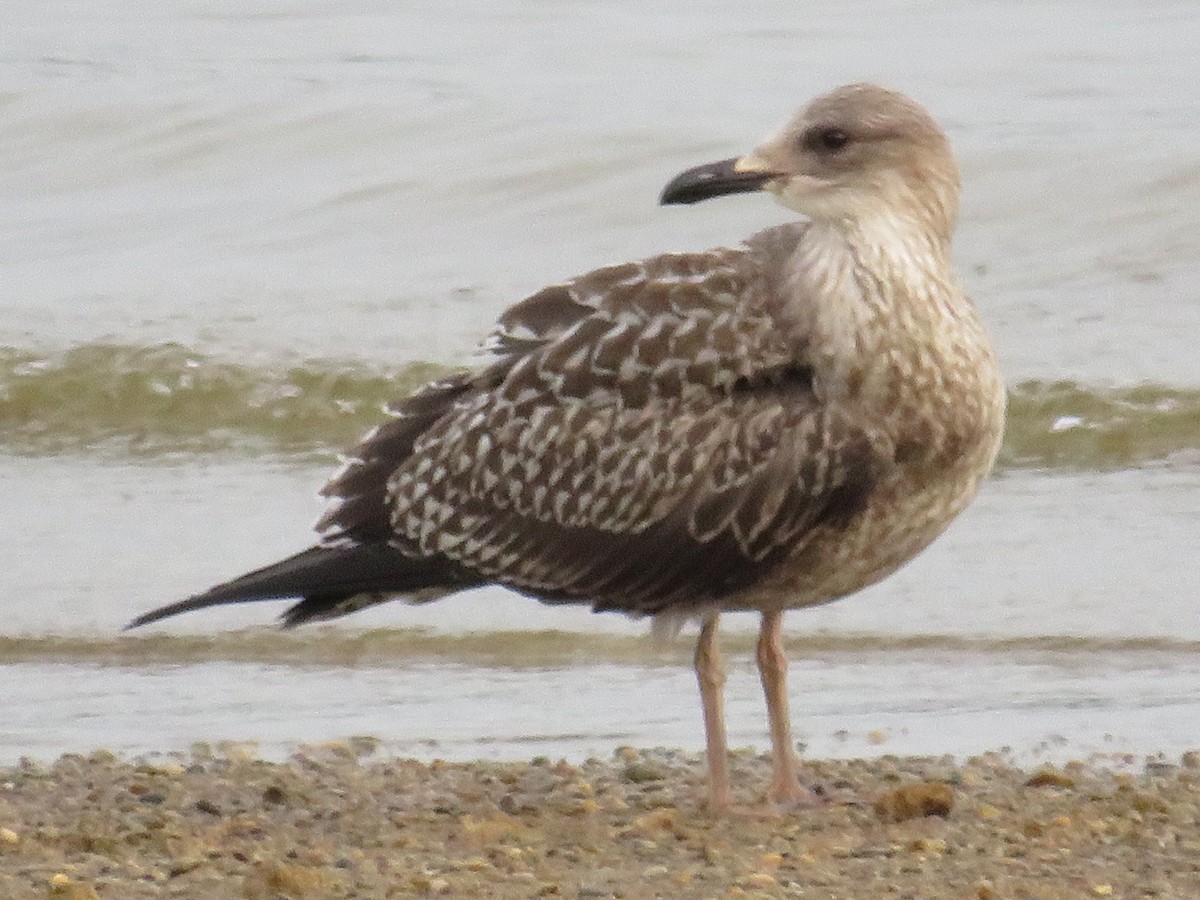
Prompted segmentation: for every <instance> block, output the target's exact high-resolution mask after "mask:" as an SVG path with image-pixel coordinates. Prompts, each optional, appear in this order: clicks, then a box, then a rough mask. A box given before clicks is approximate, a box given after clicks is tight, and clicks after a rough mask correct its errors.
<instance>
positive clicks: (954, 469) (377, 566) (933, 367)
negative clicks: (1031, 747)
mask: <svg viewBox="0 0 1200 900" xmlns="http://www.w3.org/2000/svg"><path fill="white" fill-rule="evenodd" d="M752 191H767V192H769V193H771V194H774V195H775V197H776V199H777V200H778V201H779V202H780V203H781V204H782V205H783V206H784V207H786V208H788V209H790V210H793V211H795V212H797V213H800V214H801V215H802V216H803V217H804V218H803V219H802V220H800V221H796V222H791V223H789V224H784V225H781V226H777V227H773V228H768V229H766V230H764V231H761V232H759V233H757V234H755V235H753V236H752V237H750V238H748V239H747V240H745V241H744V242H743V243H742V244H740V245H739V246H736V247H720V248H715V249H710V250H705V251H702V252H688V253H666V254H663V255H660V256H655V257H652V258H649V259H645V260H642V261H640V262H631V263H625V264H622V265H615V266H610V267H607V268H601V269H597V270H596V271H593V272H589V273H587V274H585V275H581V276H579V277H577V278H574V279H572V280H569V281H566V282H563V283H561V284H555V285H552V286H550V287H547V288H545V289H543V290H541V291H538V292H537V293H535V294H533V295H532V296H530V297H528V298H526V299H524V300H522V301H520V302H518V303H516V304H515V305H514V306H512V307H510V308H509V309H508V310H507V311H506V312H504V313H503V314H502V315H501V317H500V319H499V322H498V325H497V327H496V329H495V330H494V332H493V333H492V335H491V338H490V340H489V341H488V342H487V343H486V344H485V348H486V350H487V352H488V353H489V356H488V357H487V359H486V362H485V364H483V365H481V366H480V367H478V368H476V369H472V370H469V371H460V372H456V373H455V374H452V375H449V376H448V377H445V378H442V379H441V380H438V381H434V382H432V383H430V384H428V385H426V386H425V387H423V388H421V389H420V390H418V391H417V392H416V393H414V394H413V395H412V396H410V397H408V398H406V399H404V400H401V401H399V402H397V403H395V404H392V405H391V406H390V407H389V412H390V418H389V419H387V420H386V421H385V422H384V423H383V424H382V425H381V426H380V427H378V428H376V429H375V430H373V431H371V432H370V433H368V434H367V435H366V436H365V437H364V438H363V440H362V442H361V444H360V445H359V446H358V447H357V449H355V450H354V451H353V453H352V454H350V455H349V457H348V458H347V460H346V462H345V465H344V466H343V468H342V469H341V470H340V471H339V472H338V473H337V474H335V475H334V476H333V477H332V479H331V480H330V481H329V482H328V483H327V484H326V485H325V487H324V488H323V490H322V494H323V495H324V496H326V497H327V498H329V500H330V505H329V507H328V509H327V511H326V512H325V514H324V516H323V517H322V518H321V519H320V520H319V521H318V523H317V526H316V527H317V531H318V532H319V534H320V540H319V542H318V543H317V544H316V545H315V546H312V547H310V548H309V549H307V550H304V551H302V552H300V553H298V554H296V555H294V556H291V557H289V558H287V559H285V560H282V561H281V562H277V563H275V564H273V565H269V566H266V567H265V568H262V569H258V570H256V571H254V572H250V573H248V574H246V575H243V576H241V577H239V578H235V579H233V580H232V581H229V582H226V583H223V584H219V585H217V586H216V587H213V588H212V589H210V590H208V591H206V592H204V593H201V594H198V595H196V596H194V597H191V598H189V599H186V600H183V601H180V602H177V603H173V604H171V605H168V606H164V607H162V608H160V609H157V610H154V611H152V612H148V613H146V614H144V615H141V616H139V617H138V618H136V619H134V620H133V622H131V623H130V627H134V626H138V625H145V624H147V623H149V622H153V621H156V620H158V619H162V618H164V617H166V616H171V615H174V614H176V613H180V612H184V611H187V610H195V609H200V608H202V607H208V606H213V605H217V604H226V603H241V602H245V601H255V600H270V599H283V598H294V599H297V600H298V601H299V602H297V603H295V604H294V605H292V606H291V607H289V608H288V609H287V610H286V611H285V612H284V613H283V615H282V621H283V623H284V624H285V625H287V626H292V625H297V624H300V623H302V622H307V621H311V620H320V619H328V618H333V617H336V616H340V615H343V614H345V613H348V612H352V611H354V610H357V609H361V608H363V607H365V606H370V605H373V604H375V603H380V602H383V601H385V600H388V599H391V598H393V597H397V596H399V597H402V598H405V599H408V600H410V601H414V602H424V601H428V600H433V599H438V598H440V597H444V596H446V595H449V594H453V593H456V592H458V591H462V590H465V589H468V588H472V587H477V586H479V585H483V584H500V585H504V586H506V587H508V588H511V589H513V590H515V591H517V592H520V593H522V594H525V595H527V596H530V597H533V598H536V599H537V600H540V601H542V602H543V603H549V604H590V605H591V607H592V609H593V610H595V611H598V612H599V611H614V612H619V613H624V614H627V615H631V616H651V617H655V621H656V624H659V623H667V624H668V625H670V624H671V623H682V622H684V621H686V620H689V619H692V620H697V621H698V622H699V623H700V635H699V639H698V641H697V644H696V651H695V669H696V674H697V679H698V682H699V689H700V698H701V705H702V710H703V717H704V727H705V746H706V759H707V766H708V787H709V794H708V803H709V808H710V809H711V810H712V812H713V813H715V814H717V815H724V814H736V813H737V812H738V811H739V810H741V809H742V808H741V807H736V808H735V806H734V803H733V793H732V788H731V785H730V779H729V772H728V765H727V750H726V738H725V724H724V709H723V693H724V692H723V688H724V683H725V668H724V664H723V662H722V658H721V654H720V650H719V646H718V640H717V625H718V619H719V616H720V614H721V613H723V612H730V611H738V610H745V611H754V612H757V613H759V614H760V615H761V627H760V632H759V638H758V644H757V653H756V657H757V664H758V668H759V672H760V675H761V680H762V686H763V690H764V693H765V696H766V701H767V711H768V717H769V722H770V739H771V748H772V754H773V755H772V778H771V784H770V787H769V790H768V793H767V800H768V806H767V807H766V808H768V809H778V808H780V807H781V806H788V805H797V804H803V803H805V802H807V801H809V800H811V793H810V792H809V790H808V788H807V787H805V786H804V785H803V784H802V783H801V781H800V778H799V769H798V762H797V758H796V754H795V751H794V747H793V742H792V736H791V725H790V718H789V714H788V695H787V685H786V678H787V659H786V657H785V655H784V647H783V639H782V618H783V614H784V612H785V611H786V610H788V609H793V608H798V607H806V606H813V605H816V604H822V603H827V602H829V601H832V600H836V599H838V598H841V597H845V596H847V595H849V594H853V593H855V592H856V591H859V590H861V589H862V588H864V587H866V586H868V585H870V584H873V583H875V582H877V581H879V580H880V579H882V578H884V577H886V576H887V575H889V574H890V573H892V572H894V571H895V570H896V569H898V568H899V567H900V566H902V565H904V564H905V563H906V562H908V561H909V560H910V559H912V558H913V557H914V556H915V555H916V554H917V553H919V552H920V551H921V550H922V549H923V548H924V547H926V546H927V545H928V544H929V543H930V542H931V541H932V540H933V539H934V538H935V537H937V535H939V534H940V533H941V532H942V531H943V530H944V529H945V528H946V526H947V525H948V524H949V523H950V521H951V520H952V519H953V518H954V517H955V516H956V515H957V514H958V513H959V512H961V511H962V510H963V508H964V507H965V506H966V505H967V504H968V503H969V502H970V500H971V499H972V498H973V497H974V496H975V494H976V492H977V490H978V488H979V485H980V482H981V481H982V480H983V479H984V478H985V477H986V475H987V474H988V472H989V471H990V469H991V467H992V464H993V462H994V460H995V457H996V453H997V451H998V449H999V446H1000V441H1001V437H1002V433H1003V430H1004V415H1005V390H1004V385H1003V381H1002V379H1001V376H1000V371H999V368H998V366H997V361H996V355H995V352H994V350H993V347H992V344H991V342H990V340H989V338H988V335H987V333H986V331H985V329H984V326H983V324H982V323H981V320H980V317H979V315H978V314H977V312H976V309H975V307H974V305H973V304H972V303H971V301H970V300H969V299H968V298H967V296H966V295H965V294H964V292H963V289H962V287H961V286H960V284H959V282H958V280H957V278H956V277H955V275H954V271H953V268H952V265H951V259H950V256H951V236H952V233H953V230H954V225H955V218H956V216H957V211H958V198H959V173H958V167H957V165H956V163H955V160H954V156H953V153H952V151H951V148H950V145H949V142H948V141H947V139H946V136H945V134H944V133H943V132H942V130H941V128H939V127H938V125H937V123H936V122H935V121H934V119H933V118H932V117H931V116H930V115H929V113H928V112H926V110H925V109H924V108H922V107H921V106H920V105H918V104H917V103H916V102H914V101H913V100H911V99H909V98H908V97H906V96H904V95H903V94H900V93H898V92H896V91H893V90H889V89H887V88H884V87H881V86H878V85H872V84H852V85H847V86H843V87H840V88H837V89H836V90H834V91H832V92H830V93H828V94H826V95H824V96H821V97H818V98H817V99H815V100H813V101H811V102H810V103H809V104H808V105H807V106H806V107H804V108H803V109H802V110H801V111H800V112H799V113H797V114H796V115H795V116H794V117H793V118H792V119H791V120H790V121H789V122H788V123H787V124H786V125H785V126H784V127H783V128H782V129H781V130H780V131H778V132H777V133H776V134H774V135H773V136H772V137H770V138H768V139H767V140H766V141H764V142H763V143H762V144H760V145H759V146H758V147H757V148H756V149H755V150H753V151H752V152H751V153H749V154H747V155H744V156H741V157H736V158H733V159H727V160H723V161H721V162H716V163H711V164H708V165H702V166H698V167H696V168H693V169H689V170H688V171H686V172H683V173H682V174H680V175H679V176H678V177H676V178H675V179H674V180H672V181H671V182H670V183H669V184H668V185H667V186H666V188H665V189H664V190H663V192H662V196H661V202H662V203H663V204H690V203H695V202H698V201H701V200H706V199H709V198H713V197H718V196H721V195H726V194H736V193H745V192H752Z"/></svg>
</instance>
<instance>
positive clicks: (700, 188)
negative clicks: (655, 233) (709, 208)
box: [658, 157, 778, 206]
mask: <svg viewBox="0 0 1200 900" xmlns="http://www.w3.org/2000/svg"><path fill="white" fill-rule="evenodd" d="M737 162H738V158H737V157H734V158H732V159H723V160H721V161H720V162H714V163H707V164H706V165H703V166H696V168H694V169H688V170H687V171H686V172H680V173H679V174H678V175H676V176H675V177H674V178H672V179H671V182H670V184H668V185H667V186H666V187H665V188H663V192H662V195H661V196H660V197H659V198H658V202H659V203H660V204H661V205H663V206H667V205H670V204H676V203H699V202H700V201H701V200H708V199H710V198H712V197H721V196H723V195H725V194H745V193H748V192H750V191H759V190H762V187H763V185H764V184H766V183H767V182H768V181H770V180H771V179H773V178H777V177H778V175H776V174H775V173H773V172H739V171H737V169H736V168H735V166H736V165H737Z"/></svg>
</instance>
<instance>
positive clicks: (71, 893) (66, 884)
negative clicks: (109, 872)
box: [50, 872, 100, 900]
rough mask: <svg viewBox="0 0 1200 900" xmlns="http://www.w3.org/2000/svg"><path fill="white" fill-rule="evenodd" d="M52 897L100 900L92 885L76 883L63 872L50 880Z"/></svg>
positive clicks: (73, 899) (74, 899) (65, 899)
mask: <svg viewBox="0 0 1200 900" xmlns="http://www.w3.org/2000/svg"><path fill="white" fill-rule="evenodd" d="M50 896H51V897H62V898H64V900H100V895H99V894H97V893H96V889H95V888H94V887H92V886H91V885H90V884H85V883H84V882H81V881H75V880H73V879H72V878H71V877H70V876H68V875H64V874H63V873H62V872H59V873H57V874H56V875H54V877H52V878H51V879H50Z"/></svg>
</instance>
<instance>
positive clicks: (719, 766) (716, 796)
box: [695, 613, 733, 815]
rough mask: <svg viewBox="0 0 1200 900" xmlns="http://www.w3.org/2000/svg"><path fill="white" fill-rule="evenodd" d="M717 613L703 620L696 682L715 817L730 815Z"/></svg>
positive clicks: (709, 796) (723, 675)
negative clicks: (702, 714)
mask: <svg viewBox="0 0 1200 900" xmlns="http://www.w3.org/2000/svg"><path fill="white" fill-rule="evenodd" d="M718 618H719V617H718V615H717V613H713V614H712V615H710V616H708V617H706V618H705V620H704V624H703V625H702V626H701V628H700V639H699V640H698V641H697V642H696V659H695V663H696V680H697V681H698V682H699V683H700V703H701V706H702V707H703V709H704V746H705V751H706V754H707V758H708V807H709V811H710V812H712V813H713V814H714V815H722V814H725V813H727V812H729V810H730V807H731V806H732V804H733V795H732V793H731V792H730V789H729V761H728V759H727V758H726V750H725V663H724V661H723V660H722V659H721V648H720V647H719V646H718V645H717V619H718Z"/></svg>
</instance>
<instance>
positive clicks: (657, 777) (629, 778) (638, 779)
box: [621, 763, 666, 784]
mask: <svg viewBox="0 0 1200 900" xmlns="http://www.w3.org/2000/svg"><path fill="white" fill-rule="evenodd" d="M665 777H666V776H665V775H664V774H663V773H662V772H661V771H660V770H659V769H657V768H655V767H654V766H649V765H646V764H645V763H630V764H629V765H627V766H626V767H625V770H624V771H623V772H622V773H621V780H622V781H625V782H628V783H629V784H645V783H646V782H648V781H662V780H663V779H664V778H665Z"/></svg>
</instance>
